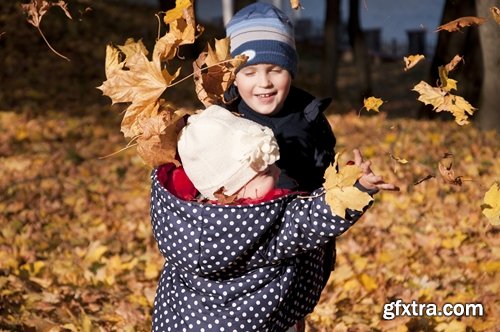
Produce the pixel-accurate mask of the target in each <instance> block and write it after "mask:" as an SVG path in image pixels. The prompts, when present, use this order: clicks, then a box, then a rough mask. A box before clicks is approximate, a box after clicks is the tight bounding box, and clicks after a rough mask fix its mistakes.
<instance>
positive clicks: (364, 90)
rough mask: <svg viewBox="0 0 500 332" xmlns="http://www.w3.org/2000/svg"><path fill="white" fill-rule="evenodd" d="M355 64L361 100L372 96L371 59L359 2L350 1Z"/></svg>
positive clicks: (350, 35)
mask: <svg viewBox="0 0 500 332" xmlns="http://www.w3.org/2000/svg"><path fill="white" fill-rule="evenodd" d="M347 30H348V33H349V40H350V43H351V47H352V51H353V55H354V64H355V66H356V69H357V71H358V83H359V90H360V99H361V100H362V99H363V98H364V97H369V96H370V95H371V94H372V83H371V72H370V58H369V56H368V48H367V47H366V42H365V36H364V34H363V31H362V30H361V23H360V20H359V0H349V21H348V23H347Z"/></svg>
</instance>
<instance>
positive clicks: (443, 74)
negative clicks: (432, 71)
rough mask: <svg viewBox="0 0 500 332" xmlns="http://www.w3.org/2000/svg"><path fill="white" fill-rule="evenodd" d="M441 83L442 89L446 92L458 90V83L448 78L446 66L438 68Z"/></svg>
mask: <svg viewBox="0 0 500 332" xmlns="http://www.w3.org/2000/svg"><path fill="white" fill-rule="evenodd" d="M438 73H439V81H440V82H441V85H440V88H441V89H442V90H444V91H446V92H449V91H451V90H456V89H457V81H456V80H454V79H451V78H448V70H446V67H445V66H440V67H438Z"/></svg>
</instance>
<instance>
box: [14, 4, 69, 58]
mask: <svg viewBox="0 0 500 332" xmlns="http://www.w3.org/2000/svg"><path fill="white" fill-rule="evenodd" d="M51 7H59V8H61V9H62V10H63V12H64V14H65V15H66V17H68V18H69V19H70V20H72V19H73V18H72V17H71V14H70V13H69V11H68V5H67V4H66V2H64V1H63V0H60V1H58V2H49V1H46V0H40V1H39V0H31V2H30V3H28V4H21V9H22V10H23V12H25V13H26V14H27V15H28V18H27V21H28V22H29V23H30V24H31V25H33V26H34V27H35V28H37V29H38V32H39V33H40V35H41V36H42V38H43V40H44V41H45V43H46V44H47V46H48V47H49V48H50V49H51V50H52V52H54V53H55V54H57V55H58V56H60V57H61V58H63V59H65V60H67V61H70V60H69V58H67V57H66V56H64V55H62V54H61V53H59V52H57V51H56V50H55V49H54V48H53V47H52V45H50V43H49V41H48V40H47V38H46V37H45V35H44V34H43V32H42V29H41V27H40V24H41V23H42V18H43V16H44V15H45V14H46V13H47V11H48V10H49V9H50V8H51Z"/></svg>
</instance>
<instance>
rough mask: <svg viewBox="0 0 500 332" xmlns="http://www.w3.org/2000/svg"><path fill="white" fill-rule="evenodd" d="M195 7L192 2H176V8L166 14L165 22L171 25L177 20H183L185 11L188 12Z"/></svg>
mask: <svg viewBox="0 0 500 332" xmlns="http://www.w3.org/2000/svg"><path fill="white" fill-rule="evenodd" d="M190 7H191V8H192V7H193V4H192V2H191V0H176V1H175V8H173V9H171V10H169V11H167V12H166V13H165V16H164V17H163V21H164V22H165V24H169V23H171V22H174V21H175V20H177V19H179V18H181V17H182V16H183V14H184V10H187V9H189V8H190Z"/></svg>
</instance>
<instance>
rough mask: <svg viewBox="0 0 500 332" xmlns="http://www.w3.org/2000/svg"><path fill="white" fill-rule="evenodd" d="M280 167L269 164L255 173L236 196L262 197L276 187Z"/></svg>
mask: <svg viewBox="0 0 500 332" xmlns="http://www.w3.org/2000/svg"><path fill="white" fill-rule="evenodd" d="M280 173H281V171H280V169H279V168H278V166H276V165H274V164H273V165H271V166H269V167H268V168H267V169H266V170H264V171H262V172H260V173H259V174H257V175H256V176H255V177H254V178H253V179H252V180H250V181H249V182H248V183H247V184H246V185H245V186H244V187H243V188H241V189H240V190H239V191H238V193H237V195H238V196H237V197H238V198H251V199H258V198H262V197H264V196H265V195H266V194H267V193H268V192H270V191H271V190H272V189H274V188H275V187H276V183H277V182H278V178H279V176H280Z"/></svg>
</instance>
